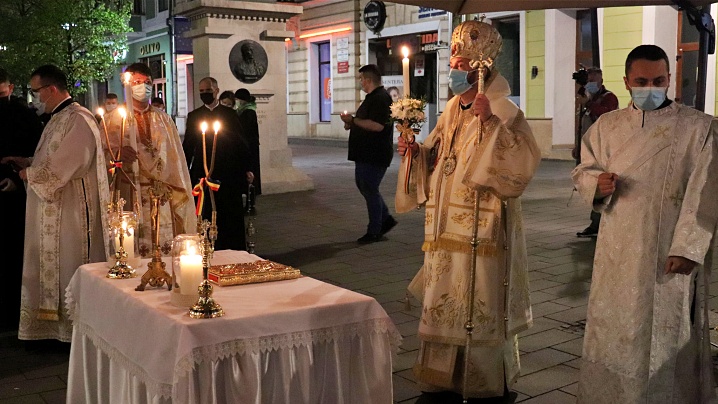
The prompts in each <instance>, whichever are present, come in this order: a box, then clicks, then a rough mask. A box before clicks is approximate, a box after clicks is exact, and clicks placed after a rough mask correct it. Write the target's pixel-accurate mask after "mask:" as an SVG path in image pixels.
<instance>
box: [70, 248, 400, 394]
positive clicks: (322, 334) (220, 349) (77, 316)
mask: <svg viewBox="0 0 718 404" xmlns="http://www.w3.org/2000/svg"><path fill="white" fill-rule="evenodd" d="M258 259H260V258H259V257H257V256H256V255H251V254H248V253H246V252H244V251H241V252H240V251H218V252H216V253H215V256H214V259H213V260H212V264H213V265H215V264H229V263H236V262H252V261H255V260H258ZM146 262H147V260H145V261H143V266H142V267H140V268H139V270H138V272H139V274H140V275H141V274H143V273H144V272H145V270H146ZM165 262H167V266H168V272H169V271H171V269H170V268H171V262H170V260H169V259H167V260H166V261H165ZM106 274H107V265H106V263H95V264H88V265H83V266H81V267H80V268H79V269H78V271H77V272H76V273H75V275H74V276H73V278H72V280H71V282H70V285H69V286H68V287H67V290H66V306H67V310H68V313H69V314H70V317H71V319H72V320H73V326H74V327H75V332H80V333H82V334H83V335H85V336H87V337H88V338H89V339H90V340H92V342H93V343H94V344H95V345H96V346H97V347H98V348H99V349H100V350H101V351H103V352H104V353H105V354H106V355H108V356H109V357H110V358H111V359H112V360H113V361H115V362H117V363H119V364H120V365H121V366H123V367H124V368H125V369H126V370H127V371H128V372H129V373H130V374H132V375H133V376H135V377H137V378H139V379H140V380H141V381H142V382H143V383H144V384H145V385H146V386H147V389H148V390H149V391H150V392H152V393H154V394H157V395H160V396H162V397H170V396H171V395H172V393H173V386H174V385H175V383H176V382H177V380H179V379H180V378H182V377H186V374H187V373H188V372H190V371H191V370H192V369H193V367H195V366H196V365H197V364H198V363H200V362H203V361H216V360H219V359H222V358H226V357H229V356H233V355H241V354H244V353H257V352H265V351H270V350H282V349H291V348H293V347H297V346H301V345H309V344H313V343H321V342H327V341H332V340H340V339H344V338H353V337H356V336H374V335H384V336H386V338H387V339H388V340H389V342H390V344H391V346H392V347H394V348H396V346H397V345H398V344H399V342H400V340H401V336H400V334H399V333H398V331H397V330H396V328H395V326H394V324H393V323H392V322H391V320H390V319H389V317H388V316H387V314H386V312H385V311H384V309H383V308H382V307H381V306H380V305H379V303H377V302H376V300H374V299H373V298H371V297H368V296H364V295H361V294H359V293H355V292H352V291H349V290H346V289H342V288H339V287H336V286H333V285H330V284H327V283H324V282H321V281H318V280H315V279H312V278H308V277H303V278H299V279H292V280H287V281H280V282H268V283H260V284H250V285H241V286H228V287H220V286H215V287H214V295H213V296H214V298H215V300H216V301H217V302H218V303H219V304H220V305H222V308H223V309H224V311H225V315H224V317H221V318H215V319H192V318H190V317H189V315H188V314H187V309H182V308H178V307H175V306H173V305H172V304H171V303H170V294H169V292H168V291H167V289H166V288H164V289H147V290H145V291H144V292H137V291H135V290H134V288H135V287H136V286H137V285H138V284H139V278H134V279H125V280H110V279H107V278H106V277H105V275H106ZM70 360H71V361H72V360H73V357H72V356H71V359H70ZM71 367H72V364H71ZM389 376H390V375H389Z"/></svg>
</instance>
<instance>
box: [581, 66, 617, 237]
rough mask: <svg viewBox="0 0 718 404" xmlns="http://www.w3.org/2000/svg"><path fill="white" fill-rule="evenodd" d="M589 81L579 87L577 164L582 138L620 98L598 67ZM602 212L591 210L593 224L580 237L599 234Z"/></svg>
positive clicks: (589, 75)
mask: <svg viewBox="0 0 718 404" xmlns="http://www.w3.org/2000/svg"><path fill="white" fill-rule="evenodd" d="M587 74H588V83H586V85H584V86H581V88H579V89H578V93H577V96H576V99H577V100H578V102H579V105H580V107H579V109H578V119H579V122H578V128H577V130H576V142H575V145H574V148H573V150H572V151H571V154H572V155H573V158H574V159H576V165H579V164H580V163H581V138H582V137H583V135H584V134H585V133H586V131H587V130H588V128H590V127H591V125H593V123H594V122H596V119H598V117H599V116H601V115H603V114H605V113H606V112H609V111H614V110H616V109H618V98H617V97H616V95H615V94H613V93H612V92H610V91H608V90H606V87H605V86H604V85H603V72H602V71H601V69H599V68H598V67H592V68H590V69H588V71H587ZM599 223H601V214H600V213H598V212H594V211H591V224H590V225H588V227H586V228H585V229H584V230H583V231H580V232H578V233H576V236H578V237H595V236H596V235H597V234H598V227H599Z"/></svg>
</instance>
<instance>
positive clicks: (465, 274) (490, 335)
mask: <svg viewBox="0 0 718 404" xmlns="http://www.w3.org/2000/svg"><path fill="white" fill-rule="evenodd" d="M500 48H501V36H500V35H499V33H498V32H497V31H496V29H494V28H493V27H492V26H491V25H489V24H486V23H483V22H479V21H467V22H464V23H462V24H461V25H460V26H458V27H457V28H456V29H455V30H454V33H453V35H452V41H451V56H452V57H451V68H452V69H451V73H450V77H449V86H450V88H451V89H452V92H453V93H454V94H455V95H456V96H455V97H453V98H452V99H451V100H449V103H448V104H447V106H446V109H445V110H444V112H443V113H442V115H441V117H440V118H439V122H438V123H437V125H436V127H435V129H434V130H433V131H432V133H431V134H430V135H429V136H428V137H427V138H426V140H425V141H424V142H423V144H418V143H416V142H414V143H411V144H408V145H407V143H406V142H405V141H404V139H402V138H401V137H400V139H399V154H401V155H402V156H404V157H403V160H402V166H401V167H402V168H401V170H400V173H399V186H398V189H397V191H396V209H397V211H398V212H400V213H401V212H406V211H409V210H412V209H415V208H416V207H417V206H425V207H426V221H425V235H424V240H425V241H424V245H423V248H422V249H423V250H424V252H425V258H424V265H423V266H422V268H421V269H420V271H419V273H418V274H417V276H416V277H415V278H414V280H413V281H412V282H411V285H410V286H409V290H410V291H411V292H412V293H413V294H414V296H416V297H417V298H418V299H419V300H421V301H422V311H421V321H420V323H419V333H418V336H419V339H420V340H421V347H420V349H419V356H418V358H417V362H416V364H415V366H414V374H415V376H416V378H417V381H418V382H419V383H420V388H421V389H422V390H423V391H427V392H437V391H448V392H455V393H463V379H464V377H466V375H464V374H463V369H464V368H463V366H464V363H463V357H464V353H465V352H464V344H465V341H466V330H465V328H464V325H465V321H466V316H467V308H468V306H469V293H468V292H469V278H470V271H471V265H472V263H471V261H472V259H474V257H472V245H471V240H472V232H473V229H474V227H477V240H478V247H477V251H476V257H475V259H476V285H475V299H474V317H473V323H474V325H475V328H474V330H473V335H472V339H471V341H472V342H471V346H472V348H471V355H470V360H469V371H470V373H469V375H468V385H467V391H466V393H467V395H468V396H469V397H496V396H503V395H504V394H505V393H506V392H507V389H508V388H510V387H511V386H512V384H513V383H514V382H515V381H516V379H517V377H518V374H519V353H518V342H517V337H516V336H517V334H518V333H519V332H521V331H523V330H525V329H527V328H528V327H529V326H530V325H531V322H532V318H531V304H530V301H529V288H528V276H527V269H528V268H527V267H528V265H527V259H526V243H525V239H524V232H523V225H522V218H521V202H520V200H519V199H518V197H519V196H520V195H521V194H522V192H523V191H524V189H525V188H526V186H527V185H528V183H529V181H530V179H531V178H532V176H533V174H534V172H535V170H536V167H537V166H538V163H539V161H540V158H541V153H540V151H539V149H538V147H537V145H536V142H535V140H534V138H533V135H532V133H531V129H530V128H529V126H528V123H527V122H526V119H525V118H524V115H523V113H522V112H521V110H520V109H519V108H518V107H517V106H516V105H515V104H514V103H512V102H511V101H510V100H508V98H507V96H508V95H509V94H510V89H509V85H508V82H507V81H506V79H504V78H503V77H502V76H501V74H500V73H499V72H498V70H496V69H490V70H486V69H485V71H486V73H485V75H486V83H485V86H486V91H485V94H480V93H478V85H477V68H482V67H481V65H480V61H481V60H484V61H489V60H492V59H493V58H495V57H496V56H497V55H498V53H499V50H500ZM482 58H483V59H482ZM479 125H481V130H479ZM407 147H409V148H410V150H411V152H410V153H411V156H408V155H406V153H405V152H406V151H407ZM409 159H411V167H409V165H408V162H409V161H408V160H409ZM475 191H478V195H479V214H478V221H476V222H474V197H475V196H474V195H475Z"/></svg>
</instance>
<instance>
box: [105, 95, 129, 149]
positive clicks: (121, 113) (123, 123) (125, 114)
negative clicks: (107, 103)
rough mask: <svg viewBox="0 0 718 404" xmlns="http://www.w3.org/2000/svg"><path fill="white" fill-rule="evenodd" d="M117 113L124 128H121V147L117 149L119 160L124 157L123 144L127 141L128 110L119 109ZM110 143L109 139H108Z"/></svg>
mask: <svg viewBox="0 0 718 404" xmlns="http://www.w3.org/2000/svg"><path fill="white" fill-rule="evenodd" d="M117 113H118V114H120V116H121V117H122V126H121V127H120V145H119V146H118V149H117V160H120V157H122V142H123V140H124V139H125V122H126V121H127V110H126V109H125V108H124V107H119V108H117ZM108 143H109V139H108Z"/></svg>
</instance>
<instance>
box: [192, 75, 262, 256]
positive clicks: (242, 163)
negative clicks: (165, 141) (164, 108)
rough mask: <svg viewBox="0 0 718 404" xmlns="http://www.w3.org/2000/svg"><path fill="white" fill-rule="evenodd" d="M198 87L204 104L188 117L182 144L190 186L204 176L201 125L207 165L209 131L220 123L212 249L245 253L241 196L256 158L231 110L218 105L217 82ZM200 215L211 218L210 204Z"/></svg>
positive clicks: (211, 80)
mask: <svg viewBox="0 0 718 404" xmlns="http://www.w3.org/2000/svg"><path fill="white" fill-rule="evenodd" d="M198 87H199V98H200V99H201V100H202V104H203V105H202V106H201V107H199V108H197V109H195V110H194V111H192V112H190V113H189V114H188V115H187V130H186V131H185V135H184V141H183V142H182V148H183V149H184V156H185V159H186V161H187V165H188V166H189V167H190V176H191V177H192V183H193V184H197V183H199V181H200V179H201V178H203V177H204V176H205V172H204V160H203V158H202V151H203V149H202V140H203V139H202V131H201V130H200V125H201V124H202V122H207V124H208V125H209V128H210V129H209V130H208V131H207V136H206V139H205V142H206V150H207V164H209V162H210V159H211V157H212V156H211V154H212V142H213V139H214V132H213V131H212V129H211V128H212V124H213V123H214V122H215V121H219V123H220V124H221V125H222V126H221V129H220V131H219V133H218V134H217V152H216V153H217V154H216V156H215V164H214V170H213V171H212V180H213V182H218V183H219V184H220V187H219V191H217V192H215V194H214V198H215V202H216V206H217V230H218V235H217V241H216V242H215V249H217V250H228V249H231V250H246V249H247V245H246V241H245V232H244V209H243V208H242V193H243V192H246V191H247V186H248V184H249V183H252V181H253V180H254V174H253V173H252V171H251V170H252V169H251V167H253V166H254V165H253V164H254V162H255V160H256V158H257V157H256V156H255V155H254V154H253V153H252V152H251V151H250V148H249V143H248V141H247V139H246V138H245V136H244V132H243V130H242V126H241V125H240V123H239V117H237V114H236V113H235V111H234V109H233V108H230V107H228V106H225V105H223V104H221V103H220V102H219V99H218V98H217V97H218V95H219V86H218V83H217V80H215V79H214V78H212V77H205V78H203V79H202V80H200V82H199V86H198ZM202 215H203V216H204V217H205V218H206V219H207V220H210V219H211V215H212V209H211V205H210V204H209V203H205V204H204V212H202Z"/></svg>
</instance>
